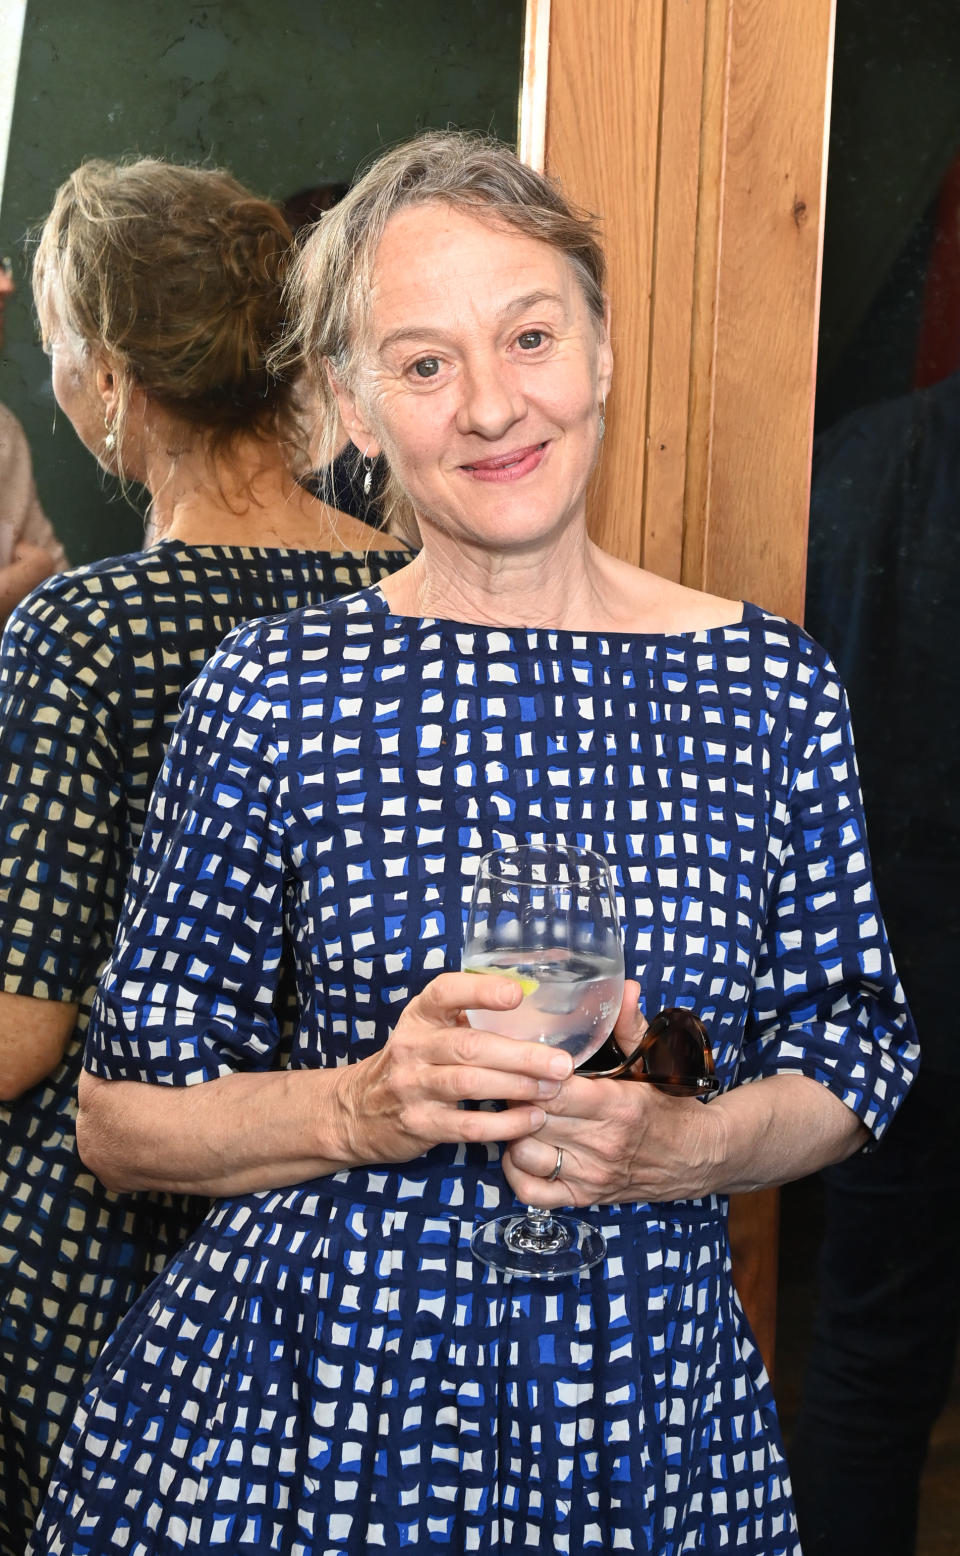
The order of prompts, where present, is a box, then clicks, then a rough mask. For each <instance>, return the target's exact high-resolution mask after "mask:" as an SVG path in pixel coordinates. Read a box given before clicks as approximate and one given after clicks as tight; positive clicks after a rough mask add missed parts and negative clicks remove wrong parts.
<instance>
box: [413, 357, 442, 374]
mask: <svg viewBox="0 0 960 1556" xmlns="http://www.w3.org/2000/svg"><path fill="white" fill-rule="evenodd" d="M413 371H414V372H415V373H416V375H417V377H418V378H436V376H437V374H438V373H439V371H440V362H439V359H438V358H437V357H421V358H420V361H419V362H414V364H413Z"/></svg>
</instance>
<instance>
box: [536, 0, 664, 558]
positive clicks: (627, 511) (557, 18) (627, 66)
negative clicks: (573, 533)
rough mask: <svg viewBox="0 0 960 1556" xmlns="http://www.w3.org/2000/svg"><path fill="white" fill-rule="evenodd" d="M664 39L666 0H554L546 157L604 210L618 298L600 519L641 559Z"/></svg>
mask: <svg viewBox="0 0 960 1556" xmlns="http://www.w3.org/2000/svg"><path fill="white" fill-rule="evenodd" d="M662 37H663V0H613V3H612V4H606V3H604V4H600V3H597V0H586V3H584V0H552V5H551V11H550V64H549V77H548V92H547V121H546V167H547V170H548V171H549V172H550V173H553V174H556V175H558V176H559V177H560V179H561V181H562V183H563V187H564V189H565V191H566V193H567V194H568V195H569V196H570V198H571V199H573V200H575V201H576V202H577V203H578V204H580V205H582V206H585V207H586V208H587V209H588V210H590V211H593V212H598V213H601V214H602V230H603V239H604V246H605V249H606V254H607V261H608V266H609V292H610V297H611V303H612V335H613V348H614V376H613V387H612V389H611V392H610V397H609V402H608V406H607V436H606V439H605V441H604V445H603V450H602V456H601V460H600V464H599V467H598V470H597V473H596V476H595V479H594V482H593V484H592V487H591V493H590V524H591V531H592V533H593V534H594V535H595V537H596V539H597V540H598V541H599V542H600V544H601V545H604V546H605V547H606V548H607V549H608V550H610V551H613V552H614V553H615V554H616V555H618V556H622V557H625V558H626V559H627V560H629V561H631V562H639V561H640V560H641V557H642V552H643V522H642V516H643V486H644V441H645V429H646V425H647V391H648V376H649V361H648V358H649V335H650V299H651V292H652V288H653V262H654V226H655V223H654V216H655V202H656V190H657V148H658V143H659V126H660V76H661V53H662ZM614 62H615V63H614Z"/></svg>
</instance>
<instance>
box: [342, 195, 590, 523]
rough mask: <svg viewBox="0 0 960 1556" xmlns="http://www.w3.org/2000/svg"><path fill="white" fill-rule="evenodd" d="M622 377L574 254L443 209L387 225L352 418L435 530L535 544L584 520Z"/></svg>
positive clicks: (353, 431)
mask: <svg viewBox="0 0 960 1556" xmlns="http://www.w3.org/2000/svg"><path fill="white" fill-rule="evenodd" d="M611 367H612V358H611V353H610V345H609V339H608V335H607V331H606V328H605V326H602V325H600V324H599V322H598V321H597V319H596V318H595V317H594V316H593V314H592V313H591V312H590V310H589V308H588V307H587V303H586V300H585V298H584V295H583V292H582V290H581V287H580V283H579V281H578V278H577V273H576V271H575V270H574V268H573V266H572V264H571V263H570V261H569V260H568V259H567V258H566V256H565V255H563V254H561V253H559V252H558V251H557V250H556V249H553V248H551V247H549V246H548V245H547V244H546V243H543V242H541V241H539V240H538V239H536V238H529V237H526V236H524V235H523V234H521V233H518V232H516V231H514V230H512V229H510V228H506V227H503V226H491V225H488V224H487V223H486V222H483V221H478V220H476V219H475V218H474V217H472V216H469V215H466V214H464V213H463V212H460V211H456V210H454V209H453V208H452V207H450V206H448V205H446V204H443V203H441V202H439V201H438V202H435V203H432V204H429V205H420V206H415V207H411V208H410V209H409V210H405V211H401V212H400V213H398V214H397V215H396V216H394V217H393V218H392V219H391V220H390V222H389V223H388V225H387V228H386V230H385V232H384V235H383V239H382V240H381V243H380V246H379V249H378V250H377V255H376V260H375V264H374V273H373V283H372V287H371V293H370V298H369V313H368V320H367V330H366V339H365V342H364V343H363V350H362V353H361V366H360V370H359V374H358V380H357V384H356V386H355V392H354V393H353V394H352V395H346V396H344V397H343V398H342V409H343V410H344V412H345V421H348V417H349V416H351V415H352V416H353V418H354V424H353V425H352V426H351V425H349V422H348V431H349V432H350V435H351V436H352V438H353V440H354V442H355V443H356V444H357V445H358V447H359V448H360V450H361V452H365V451H366V452H369V453H371V454H375V453H376V452H378V450H379V449H380V448H382V449H383V450H384V452H385V453H386V455H387V458H388V459H389V461H390V464H391V466H392V468H393V470H394V472H395V474H396V476H397V477H398V479H399V480H400V482H401V484H402V485H403V486H404V488H405V489H406V491H407V492H408V493H409V494H410V496H411V497H412V499H413V502H414V506H415V507H416V509H417V513H418V516H419V518H420V521H421V527H422V528H423V529H424V530H425V531H427V530H429V528H430V527H431V526H434V527H436V528H437V529H439V530H441V531H443V532H444V533H447V534H451V535H454V536H458V537H461V538H468V539H471V540H473V541H474V542H476V543H479V544H481V545H488V546H490V547H491V548H493V549H501V548H505V547H512V546H518V545H520V546H522V545H523V544H525V543H526V544H531V545H532V544H536V543H537V542H540V541H542V540H544V539H546V538H548V537H549V536H550V535H551V534H553V533H555V532H557V531H558V530H559V529H560V528H562V527H564V526H565V525H567V524H569V523H570V522H577V521H579V522H583V519H584V499H585V492H586V486H587V481H588V479H589V476H590V472H591V470H592V468H593V465H594V462H595V459H596V454H597V446H598V441H599V406H600V402H601V400H602V399H603V397H604V396H605V395H606V392H607V389H608V387H609V383H610V374H611Z"/></svg>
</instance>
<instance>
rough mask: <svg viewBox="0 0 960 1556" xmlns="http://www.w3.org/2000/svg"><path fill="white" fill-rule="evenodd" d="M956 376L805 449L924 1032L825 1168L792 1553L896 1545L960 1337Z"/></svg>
mask: <svg viewBox="0 0 960 1556" xmlns="http://www.w3.org/2000/svg"><path fill="white" fill-rule="evenodd" d="M958 504H960V374H955V375H953V376H952V377H950V378H948V379H945V380H944V381H943V382H941V383H938V384H936V385H934V386H932V387H930V388H928V389H924V390H922V391H920V392H918V393H915V394H911V395H909V396H906V397H904V398H903V399H900V400H896V401H893V402H891V403H888V404H884V405H879V406H872V407H869V408H868V409H866V410H860V411H857V412H855V413H853V414H852V415H850V416H848V417H846V418H845V419H844V420H843V421H842V422H840V423H839V424H838V425H837V426H836V427H834V428H831V429H830V430H829V431H828V432H826V433H825V434H823V435H822V436H821V437H820V438H819V439H818V441H817V446H816V450H815V457H814V477H813V497H812V503H811V514H810V558H809V571H808V595H807V612H806V625H807V628H808V630H809V631H810V632H811V633H812V634H813V635H814V636H815V637H817V638H819V639H820V641H821V642H822V643H823V645H824V647H826V648H827V649H828V651H829V652H830V653H831V654H832V655H833V657H834V659H835V660H836V663H837V667H838V669H839V671H840V674H841V676H842V678H843V680H844V681H845V683H846V686H847V689H848V694H849V698H850V705H851V712H852V716H853V723H854V729H855V732H856V736H857V751H858V758H859V762H860V767H861V776H862V780H863V791H864V803H865V809H866V815H867V824H868V828H869V842H870V851H871V854H872V857H873V864H874V872H875V876H876V880H877V885H878V891H879V893H880V897H881V900H882V901H883V903H884V909H885V913H884V916H885V920H886V923H887V927H888V929H889V932H890V938H891V943H892V945H893V949H894V954H895V955H896V958H897V966H898V968H899V970H900V972H901V976H902V978H903V983H904V988H905V990H906V994H907V998H908V1000H909V1002H910V1007H911V1010H912V1012H913V1015H914V1018H915V1020H916V1024H917V1029H918V1033H919V1037H920V1045H921V1054H922V1060H921V1067H920V1073H919V1076H918V1078H917V1081H916V1083H915V1085H914V1087H913V1089H912V1091H911V1093H910V1095H909V1096H908V1097H907V1099H906V1103H905V1105H904V1107H903V1109H902V1111H901V1113H900V1115H899V1116H898V1118H897V1120H896V1122H895V1124H894V1126H893V1127H892V1128H891V1130H890V1131H889V1134H888V1135H887V1137H886V1138H885V1139H884V1140H883V1141H882V1142H881V1144H880V1146H879V1147H878V1149H877V1151H876V1152H875V1153H874V1154H871V1153H862V1154H860V1155H858V1156H854V1157H851V1158H850V1159H848V1160H847V1161H845V1162H843V1163H841V1164H840V1165H839V1166H836V1167H831V1168H829V1169H828V1170H827V1171H826V1172H825V1173H824V1175H823V1177H824V1182H825V1188H826V1227H825V1237H824V1244H823V1252H822V1262H821V1272H820V1274H821V1287H820V1294H819V1304H818V1308H817V1312H816V1317H815V1327H814V1335H813V1342H812V1347H811V1352H810V1356H809V1359H808V1364H807V1371H806V1376H805V1379H804V1384H803V1392H802V1400H801V1407H800V1412H799V1418H798V1423H797V1427H796V1431H795V1435H794V1439H793V1445H792V1451H791V1453H790V1465H791V1470H792V1474H793V1482H794V1491H795V1495H796V1501H797V1516H798V1523H799V1528H800V1535H801V1539H802V1542H803V1549H804V1553H805V1556H834V1553H836V1556H840V1553H842V1556H878V1553H880V1552H882V1553H883V1556H910V1553H912V1552H913V1550H914V1547H915V1543H916V1526H917V1509H918V1501H919V1482H920V1475H921V1471H922V1468H923V1464H924V1460H925V1457H926V1452H927V1445H928V1442H929V1436H930V1431H931V1428H932V1426H933V1423H934V1422H935V1420H936V1418H937V1416H938V1415H939V1413H940V1411H941V1409H942V1408H943V1405H944V1403H945V1400H946V1397H947V1394H948V1393H949V1389H950V1383H951V1378H952V1373H953V1364H954V1360H955V1357H956V1350H957V1338H958V1329H960V1216H958V1214H957V1207H956V1168H957V1144H956V1142H957V1138H958V1134H960V1102H958V1095H960V1085H958V1083H960V1044H958V1042H957V1036H956V1031H955V1022H954V1018H953V1015H952V995H953V986H954V976H953V975H954V968H955V964H956V958H957V951H958V948H960V892H958V888H960V696H958V684H957V670H956V644H955V637H956V632H957V605H958V601H960V526H958V524H957V508H958Z"/></svg>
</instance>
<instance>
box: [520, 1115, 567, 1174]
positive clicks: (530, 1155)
mask: <svg viewBox="0 0 960 1556" xmlns="http://www.w3.org/2000/svg"><path fill="white" fill-rule="evenodd" d="M547 1127H549V1122H548V1126H547ZM567 1149H569V1148H565V1149H564V1154H565V1155H566V1153H567ZM559 1153H560V1143H559V1141H554V1140H550V1139H547V1138H545V1136H544V1134H543V1132H542V1131H540V1130H538V1131H537V1133H536V1134H531V1135H524V1136H522V1137H521V1138H519V1139H515V1140H514V1142H513V1144H512V1145H511V1147H510V1160H511V1161H512V1162H513V1165H514V1166H515V1167H516V1168H517V1169H518V1170H519V1171H520V1172H525V1173H527V1174H528V1175H529V1176H530V1177H532V1178H545V1179H546V1178H549V1177H550V1174H551V1173H552V1172H553V1170H554V1168H555V1167H556V1165H557V1158H558V1156H559ZM554 1181H556V1180H554Z"/></svg>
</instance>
